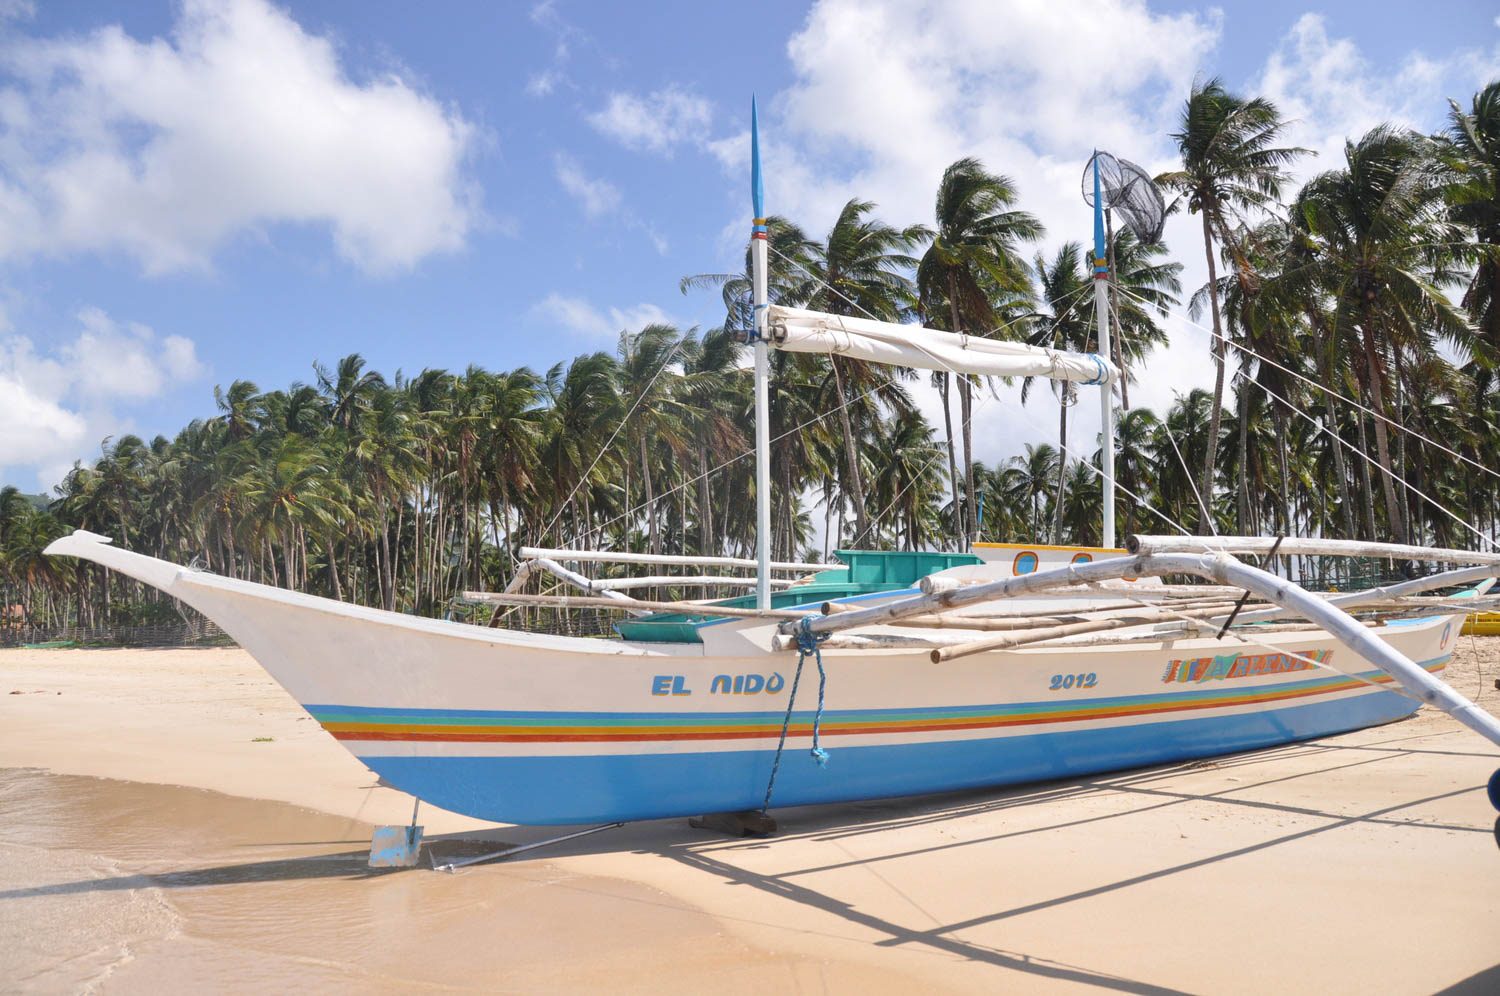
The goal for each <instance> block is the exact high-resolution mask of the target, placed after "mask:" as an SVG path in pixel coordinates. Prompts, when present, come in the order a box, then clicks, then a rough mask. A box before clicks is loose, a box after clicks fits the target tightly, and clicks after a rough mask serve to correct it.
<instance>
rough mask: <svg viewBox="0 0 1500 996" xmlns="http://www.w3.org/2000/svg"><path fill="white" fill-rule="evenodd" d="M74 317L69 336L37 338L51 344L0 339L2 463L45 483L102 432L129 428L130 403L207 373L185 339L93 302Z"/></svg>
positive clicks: (45, 486)
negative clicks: (118, 318)
mask: <svg viewBox="0 0 1500 996" xmlns="http://www.w3.org/2000/svg"><path fill="white" fill-rule="evenodd" d="M77 317H78V324H79V327H78V329H77V331H76V332H75V333H73V334H72V336H71V337H70V338H64V337H62V336H49V337H47V338H45V339H43V340H42V341H43V343H48V342H55V343H56V344H55V345H53V346H51V347H50V348H46V349H42V350H39V349H38V346H37V343H36V341H35V340H33V339H32V338H31V337H29V336H23V335H10V336H7V337H5V338H3V339H0V468H5V467H11V468H15V467H30V468H34V469H35V470H36V471H37V472H38V485H39V486H40V487H42V488H43V489H50V488H51V487H52V486H53V485H55V484H56V483H58V480H59V479H60V477H61V475H62V472H63V471H65V470H66V469H67V468H68V467H69V466H70V465H71V464H72V461H73V460H75V459H78V458H81V457H83V456H85V455H86V454H87V453H89V452H90V451H92V449H93V447H94V446H96V445H97V444H98V443H99V441H100V440H101V439H102V438H103V437H104V436H107V435H117V434H119V433H120V432H122V431H128V427H129V420H128V415H127V414H126V413H127V412H128V411H129V409H130V408H131V407H132V406H135V405H139V404H141V403H143V402H146V401H149V400H151V399H154V398H158V397H161V396H162V395H164V394H167V393H169V392H171V391H172V390H173V389H174V388H176V387H178V386H180V385H182V384H183V383H186V382H189V381H193V380H197V379H199V378H201V377H203V376H204V375H205V374H206V373H207V371H206V369H205V368H204V366H203V364H202V363H200V362H199V360H198V355H197V350H196V347H195V346H194V343H193V341H192V340H191V339H187V338H184V337H182V336H178V335H168V336H158V335H157V334H156V333H155V332H153V331H152V330H151V329H150V328H147V327H146V326H144V325H141V324H139V323H137V322H127V323H120V322H116V321H115V320H114V319H112V318H110V317H109V316H108V315H107V314H105V313H104V312H103V311H101V310H99V309H98V308H85V309H83V310H82V311H80V312H79V313H78V316H77Z"/></svg>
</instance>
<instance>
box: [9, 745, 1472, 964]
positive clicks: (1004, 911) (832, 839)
mask: <svg viewBox="0 0 1500 996" xmlns="http://www.w3.org/2000/svg"><path fill="white" fill-rule="evenodd" d="M1400 732H1401V731H1399V730H1392V731H1391V733H1393V734H1398V733H1400ZM1443 739H1444V738H1443V737H1441V736H1434V735H1432V734H1428V733H1423V734H1418V735H1415V736H1390V737H1386V738H1383V739H1381V740H1378V741H1373V742H1370V743H1365V744H1340V743H1337V742H1335V741H1331V740H1325V741H1311V742H1306V743H1301V744H1290V745H1287V746H1285V747H1280V748H1274V749H1270V750H1262V751H1256V752H1253V753H1248V754H1240V755H1230V756H1227V757H1222V758H1217V759H1210V760H1203V761H1194V762H1189V763H1185V764H1174V765H1166V766H1160V767H1156V768H1149V769H1137V770H1132V771H1127V772H1120V773H1115V774H1110V775H1105V776H1099V777H1093V778H1085V779H1074V780H1069V781H1062V782H1050V783H1044V784H1037V785H1030V786H1023V787H1020V788H1011V789H1004V790H984V791H969V792H961V793H950V794H946V795H941V796H923V797H915V798H906V799H892V800H881V801H874V802H861V803H850V804H842V805H826V806H819V807H805V808H798V809H788V810H782V811H779V812H778V813H777V816H778V819H779V821H780V823H781V828H782V829H781V832H780V833H779V834H778V835H777V836H776V837H775V838H772V839H757V838H743V839H731V838H726V837H724V836H721V835H715V834H712V833H706V832H704V831H700V830H692V829H689V828H688V827H687V826H686V825H685V823H684V822H683V821H682V820H656V821H650V822H645V823H637V824H631V825H627V826H625V827H622V828H620V829H617V830H613V831H611V832H609V833H605V834H598V835H595V836H591V837H584V838H579V839H576V840H572V841H567V842H564V843H561V844H559V845H557V846H554V847H549V848H547V849H545V850H541V851H536V852H532V853H530V854H527V855H526V856H525V857H518V858H513V859H510V860H508V861H507V862H505V863H504V864H522V863H529V862H531V861H535V860H542V861H546V860H548V859H553V858H561V857H568V856H581V855H593V854H604V853H614V854H619V853H637V854H642V855H653V856H657V857H661V858H667V859H670V860H672V861H676V862H679V863H680V864H682V865H685V866H687V867H689V868H692V869H695V870H697V871H700V872H703V873H705V874H708V875H712V876H714V877H716V878H718V879H720V880H721V881H722V882H724V883H725V884H730V885H735V886H741V887H749V888H751V889H754V890H757V891H758V892H760V893H762V894H764V895H765V896H767V897H770V898H773V899H775V900H779V901H782V902H789V903H795V904H797V905H799V906H802V907H805V908H808V909H812V910H817V911H820V912H821V913H824V914H827V915H830V916H833V917H836V918H839V919H841V920H844V921H846V922H847V923H848V924H849V925H852V926H855V927H858V928H861V929H862V930H863V931H865V932H870V933H874V934H877V935H880V939H879V940H876V941H875V942H874V943H875V944H876V945H877V946H884V947H897V946H905V945H919V946H921V947H923V948H926V949H928V950H930V951H934V952H940V953H944V954H948V955H956V956H959V957H962V958H965V959H970V960H974V961H978V962H983V963H988V964H991V965H994V966H996V967H1000V968H1005V969H1010V970H1014V971H1019V972H1024V973H1026V974H1029V975H1034V976H1038V977H1045V978H1051V979H1056V980H1059V981H1071V982H1075V983H1081V984H1086V985H1092V986H1097V987H1100V988H1105V989H1110V990H1115V991H1120V992H1170V991H1173V990H1170V989H1165V988H1162V987H1160V986H1156V985H1153V984H1150V983H1146V982H1142V981H1137V980H1133V979H1128V978H1123V977H1120V976H1117V975H1114V974H1111V973H1108V972H1104V971H1097V970H1093V969H1090V968H1086V967H1082V966H1078V965H1070V964H1066V963H1062V962H1058V961H1052V960H1047V959H1041V958H1038V957H1036V956H1034V955H1029V954H1026V953H1024V952H1013V951H1007V950H1003V949H1001V948H997V947H994V946H991V945H986V944H981V943H977V942H975V941H974V940H972V939H968V938H965V937H960V936H959V935H960V934H962V933H965V932H970V931H973V930H974V929H976V928H981V927H985V926H988V925H993V924H997V923H1001V922H1003V921H1006V920H1010V919H1014V918H1018V917H1024V916H1028V915H1031V914H1036V913H1039V912H1042V911H1044V910H1050V909H1054V908H1057V907H1062V906H1066V905H1068V904H1072V903H1079V902H1084V901H1087V900H1091V899H1095V898H1097V897H1100V896H1106V895H1109V894H1113V893H1119V892H1121V891H1123V890H1129V889H1132V888H1135V887H1137V886H1141V885H1145V884H1147V883H1150V882H1154V881H1158V880H1161V879H1165V878H1169V877H1171V876H1176V875H1180V874H1183V873H1187V872H1191V871H1194V870H1195V869H1200V868H1203V867H1206V866H1209V865H1214V864H1217V863H1220V862H1225V861H1233V860H1235V859H1239V858H1243V857H1245V856H1247V855H1251V854H1255V853H1257V852H1263V851H1266V850H1268V849H1272V848H1278V847H1282V846H1286V845H1289V844H1294V843H1296V842H1299V841H1303V840H1306V839H1308V838H1312V837H1316V836H1318V835H1322V834H1327V833H1330V832H1333V831H1338V830H1343V829H1347V828H1350V827H1355V826H1366V827H1369V826H1377V827H1389V828H1399V829H1400V830H1402V831H1414V832H1421V831H1423V830H1439V831H1444V832H1449V833H1465V834H1469V833H1473V834H1482V835H1487V834H1488V833H1489V832H1490V831H1489V830H1488V829H1486V828H1483V827H1475V826H1472V825H1467V826H1466V825H1459V824H1452V823H1443V822H1436V821H1431V820H1426V819H1422V820H1415V819H1413V818H1410V817H1403V816H1401V815H1400V814H1401V813H1402V811H1404V810H1408V809H1412V808H1414V807H1421V806H1424V805H1427V804H1431V803H1434V802H1438V801H1441V800H1445V799H1449V798H1453V797H1456V796H1460V795H1465V794H1470V793H1475V792H1478V793H1481V794H1482V793H1483V786H1482V785H1473V786H1465V787H1462V788H1457V789H1453V790H1450V791H1445V792H1440V793H1437V794H1431V795H1423V796H1420V797H1415V796H1412V797H1409V796H1411V794H1410V793H1407V794H1404V795H1398V796H1397V798H1396V799H1395V800H1394V801H1391V802H1389V803H1388V804H1386V805H1382V806H1379V807H1377V808H1373V809H1369V810H1367V811H1363V812H1355V813H1349V812H1337V811H1333V810H1332V809H1331V808H1330V809H1323V808H1319V807H1317V806H1304V805H1291V804H1287V803H1283V802H1273V801H1266V800H1265V799H1264V798H1245V797H1242V796H1243V795H1244V794H1245V793H1247V792H1251V791H1254V790H1260V789H1265V788H1267V787H1268V786H1272V785H1276V784H1278V783H1282V782H1288V781H1294V780H1296V779H1302V778H1308V777H1314V776H1318V775H1327V774H1330V773H1334V772H1348V771H1350V770H1351V769H1358V768H1361V767H1366V766H1371V765H1382V764H1384V763H1387V762H1390V761H1393V760H1396V759H1399V758H1402V757H1410V756H1412V755H1414V754H1445V755H1451V756H1485V757H1487V756H1488V755H1485V754H1481V753H1477V752H1468V751H1463V750H1457V749H1441V748H1434V747H1432V746H1431V745H1432V744H1433V743H1434V742H1437V743H1441V741H1442V740H1443ZM1419 743H1421V744H1423V745H1422V746H1419ZM1281 761H1285V762H1290V764H1277V765H1276V767H1277V768H1278V769H1284V768H1286V767H1289V766H1290V767H1293V768H1294V770H1292V771H1290V772H1285V771H1283V770H1277V771H1276V772H1275V773H1274V774H1272V775H1271V776H1269V777H1259V778H1258V777H1256V770H1255V769H1257V768H1263V767H1264V766H1266V765H1267V764H1268V763H1271V762H1281ZM1197 772H1201V773H1202V774H1203V775H1204V776H1205V778H1206V779H1207V780H1208V781H1210V782H1212V783H1213V784H1211V785H1208V786H1205V788H1204V790H1191V789H1188V788H1184V787H1183V785H1182V782H1183V781H1184V776H1186V775H1191V774H1194V773H1197ZM1204 803H1210V804H1213V805H1215V806H1218V807H1222V808H1221V809H1220V813H1221V814H1222V815H1224V816H1225V817H1229V818H1232V816H1233V815H1234V814H1235V813H1236V812H1244V813H1250V814H1264V813H1274V814H1280V815H1281V816H1284V817H1302V818H1306V819H1314V820H1317V821H1319V822H1318V823H1317V824H1316V825H1313V826H1306V825H1302V826H1300V827H1299V828H1297V829H1292V830H1289V831H1287V832H1283V833H1277V834H1275V835H1273V836H1270V837H1266V836H1265V835H1264V833H1258V834H1255V835H1254V837H1255V839H1254V840H1253V841H1251V842H1249V843H1243V844H1241V845H1240V846H1230V847H1227V848H1224V849H1216V850H1213V851H1212V852H1211V853H1208V854H1201V853H1200V855H1199V856H1196V857H1192V858H1191V859H1189V860H1184V861H1181V862H1178V863H1175V864H1170V865H1167V866H1165V867H1157V868H1154V869H1152V870H1149V871H1143V872H1140V873H1138V874H1133V875H1126V876H1122V877H1118V878H1113V879H1112V880H1110V881H1103V882H1099V883H1098V884H1095V885H1091V886H1089V887H1087V888H1081V889H1076V890H1074V891H1071V892H1067V893H1064V894H1061V895H1055V896H1051V897H1048V898H1045V899H1040V900H1036V901H1032V902H1027V903H1021V904H1018V905H1013V906H1007V907H1005V908H998V909H993V910H990V911H987V912H984V913H982V914H979V915H976V916H970V917H967V918H964V919H959V920H954V921H952V922H948V923H942V924H939V925H937V926H931V927H926V928H915V927H912V926H910V925H907V924H903V923H899V922H897V921H895V920H893V919H889V918H887V917H884V916H881V915H880V914H879V913H878V912H875V911H873V910H872V909H870V908H867V905H866V904H860V905H856V904H854V903H851V902H850V901H848V900H846V899H841V898H840V897H839V896H838V895H837V894H836V893H835V891H834V890H832V889H830V890H828V891H824V890H823V889H822V888H820V887H818V886H817V885H816V884H814V882H815V881H817V880H819V879H820V877H821V880H822V881H833V882H837V881H839V879H838V877H837V873H839V872H842V871H846V870H849V869H856V868H864V869H870V870H874V871H875V873H876V874H879V866H880V865H882V864H887V863H892V862H900V861H903V860H909V859H915V858H926V857H930V856H932V855H935V854H938V853H940V852H944V851H959V852H962V849H966V848H967V849H973V848H980V847H983V846H984V845H995V844H1001V843H1003V842H1008V841H1010V842H1019V843H1022V844H1024V843H1026V841H1025V838H1028V837H1036V836H1037V835H1044V834H1055V833H1058V832H1061V831H1067V830H1073V829H1077V828H1080V827H1087V826H1089V825H1097V826H1098V827H1099V829H1100V830H1101V831H1105V830H1110V829H1112V828H1111V827H1110V826H1109V825H1110V824H1111V823H1114V822H1116V821H1123V820H1128V819H1130V818H1132V817H1136V816H1139V815H1141V814H1144V813H1150V812H1152V811H1159V810H1167V809H1171V808H1173V807H1187V806H1191V805H1194V804H1204ZM1059 804H1068V805H1067V807H1066V808H1068V809H1070V810H1073V811H1074V813H1075V815H1074V816H1073V817H1072V818H1069V819H1064V820H1056V819H1047V818H1045V814H1046V813H1047V812H1049V811H1056V809H1058V808H1059ZM1080 810H1081V811H1082V812H1081V813H1080V812H1079V811H1080ZM1095 810H1097V811H1095ZM1007 814H1008V815H1009V816H1011V817H1013V819H1006V820H1004V821H990V822H988V823H984V822H978V823H976V822H975V821H976V820H982V819H983V818H984V817H988V816H1001V815H1007ZM1039 815H1040V816H1041V817H1042V818H1040V819H1039V818H1038V816H1039ZM1302 822H1304V823H1305V820H1304V821H1302ZM960 823H962V824H963V825H962V826H961V827H960V826H958V824H960ZM939 826H942V827H943V828H944V829H945V830H950V831H952V832H951V833H950V834H948V835H947V836H946V837H945V839H943V840H941V841H940V842H937V843H933V842H932V841H931V837H930V836H927V835H923V834H921V833H911V832H910V831H917V830H920V828H923V827H939ZM976 827H979V828H981V832H980V833H975V832H974V830H975V828H976ZM991 828H993V829H994V832H983V831H984V830H989V829H991ZM502 832H503V834H504V836H505V839H504V840H497V838H496V836H495V833H494V832H493V831H477V832H471V833H466V834H454V835H444V836H439V837H435V838H433V839H431V840H430V841H428V842H427V843H426V844H425V845H424V848H423V851H424V853H423V855H422V861H421V863H420V864H419V866H418V868H417V869H415V870H416V871H418V872H420V873H426V874H431V872H428V871H427V869H428V868H430V867H431V865H432V864H440V863H442V862H443V861H451V860H454V859H456V858H463V857H470V856H475V855H478V854H482V853H486V852H492V851H494V850H496V849H498V848H501V847H506V846H510V845H514V844H526V843H531V842H534V841H538V840H542V839H545V838H547V837H550V836H553V835H556V834H558V833H561V832H565V828H552V827H547V828H543V827H506V828H504V829H503V831H502ZM1174 836H1175V835H1174ZM914 837H915V838H920V839H921V840H922V842H923V843H922V846H919V847H911V846H906V847H903V846H901V845H902V844H903V843H907V844H909V843H910V839H911V838H914ZM1242 839H1243V838H1242ZM346 842H347V843H349V844H350V845H351V848H350V849H349V850H347V851H339V852H336V853H320V854H315V855H306V854H304V855H298V856H291V857H276V858H271V859H267V860H257V861H247V862H230V863H223V864H218V865H214V866H211V867H202V868H192V869H184V870H181V871H165V872H161V871H158V872H150V873H138V874H128V875H119V876H114V877H105V878H90V879H84V880H78V881H70V882H61V883H56V884H49V885H40V886H35V887H31V888H18V889H9V890H0V902H5V901H11V900H24V899H26V898H28V897H39V896H58V895H66V894H73V893H89V892H104V891H128V890H132V889H143V888H155V889H163V890H175V889H193V888H204V887H213V886H234V885H239V884H247V883H257V882H272V881H276V882H288V881H296V880H309V879H362V878H372V879H373V878H383V877H385V876H388V875H392V874H399V873H400V872H401V871H402V870H396V869H370V868H368V867H366V865H365V859H366V857H367V854H368V845H367V844H365V843H364V842H363V841H356V840H353V839H349V840H347V841H345V840H342V839H341V840H322V841H306V840H297V841H293V840H287V841H280V842H267V843H266V844H264V845H261V846H270V847H283V848H290V847H302V846H327V845H330V844H341V843H346ZM799 842H800V844H801V846H797V845H798V843H799ZM807 844H830V845H832V844H844V845H853V846H855V847H857V848H860V849H863V850H867V851H869V852H871V853H869V854H867V855H865V856H858V857H850V856H848V855H849V851H850V848H849V847H848V846H836V847H830V848H828V849H827V853H830V854H836V855H838V856H839V860H835V861H830V862H819V863H813V864H799V865H797V866H796V867H786V868H783V869H781V870H776V871H766V870H762V868H763V866H764V865H765V863H766V861H765V857H766V855H767V854H774V852H775V849H777V848H778V847H780V848H781V849H782V850H783V851H784V852H785V853H787V854H788V855H789V856H792V855H795V856H796V857H797V858H799V859H800V858H805V857H806V856H807V854H808V848H807V846H806V845H807ZM883 845H884V846H883ZM433 859H436V860H435V861H434V860H433ZM747 864H753V865H755V866H757V867H756V868H755V869H752V868H750V867H746V865H747ZM503 867H504V865H500V866H489V867H485V866H479V867H475V868H472V869H466V870H464V871H462V872H460V874H483V873H485V872H486V871H490V872H493V871H498V870H499V869H500V868H503ZM829 873H833V874H832V875H831V876H830V874H829ZM887 884H888V885H889V887H890V888H891V889H897V887H896V886H895V885H893V884H890V882H889V881H888V880H887ZM897 891H898V892H899V890H897ZM902 895H903V898H905V899H906V900H907V902H908V903H911V904H912V905H915V902H914V901H913V900H912V899H911V898H910V897H906V896H905V894H904V893H903V894H902ZM708 912H710V913H711V914H712V915H715V916H720V915H723V913H722V911H717V910H710V911H708ZM729 916H730V918H732V919H739V920H749V921H752V922H756V923H761V924H762V925H765V926H775V924H773V923H771V922H769V919H768V918H766V917H764V916H758V915H757V914H756V913H754V912H751V908H750V907H749V906H748V905H747V904H745V903H743V902H737V903H736V908H735V910H734V911H733V912H732V913H730V914H729ZM1497 978H1500V966H1496V967H1495V968H1492V969H1490V970H1487V971H1485V972H1481V973H1479V974H1477V975H1475V976H1473V977H1471V978H1469V979H1467V980H1464V981H1463V982H1461V983H1459V984H1458V985H1456V986H1454V987H1453V988H1452V989H1450V990H1447V991H1450V992H1454V993H1466V992H1480V991H1493V989H1491V988H1490V987H1491V986H1492V985H1493V983H1494V982H1495V981H1496V980H1497Z"/></svg>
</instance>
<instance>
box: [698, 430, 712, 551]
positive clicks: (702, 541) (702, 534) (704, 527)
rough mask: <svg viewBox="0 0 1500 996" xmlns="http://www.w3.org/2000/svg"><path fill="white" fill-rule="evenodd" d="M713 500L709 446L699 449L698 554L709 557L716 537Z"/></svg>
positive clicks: (704, 445) (702, 446) (700, 446)
mask: <svg viewBox="0 0 1500 996" xmlns="http://www.w3.org/2000/svg"><path fill="white" fill-rule="evenodd" d="M713 516H714V509H713V499H712V497H711V495H710V492H709V484H708V446H707V445H706V444H700V445H699V447H698V553H699V555H701V556H705V557H706V556H709V555H710V553H711V551H712V549H713V535H714V517H713Z"/></svg>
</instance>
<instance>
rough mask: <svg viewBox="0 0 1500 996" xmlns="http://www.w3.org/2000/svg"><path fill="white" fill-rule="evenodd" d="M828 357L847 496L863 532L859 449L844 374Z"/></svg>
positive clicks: (837, 359)
mask: <svg viewBox="0 0 1500 996" xmlns="http://www.w3.org/2000/svg"><path fill="white" fill-rule="evenodd" d="M829 359H830V360H831V361H832V366H833V390H834V394H835V400H837V401H838V406H839V421H840V422H841V423H842V424H843V428H844V465H845V469H846V470H847V471H848V473H849V498H850V501H851V502H852V504H853V505H854V528H855V529H857V530H859V532H860V533H861V534H863V533H864V531H865V527H866V525H868V520H867V517H866V516H867V513H866V510H865V482H864V478H863V476H862V475H861V474H860V472H859V449H858V447H856V446H855V441H854V420H853V419H852V418H850V417H849V403H848V399H846V398H845V397H844V375H843V374H842V373H841V372H840V371H839V358H838V357H837V356H830V357H829Z"/></svg>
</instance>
